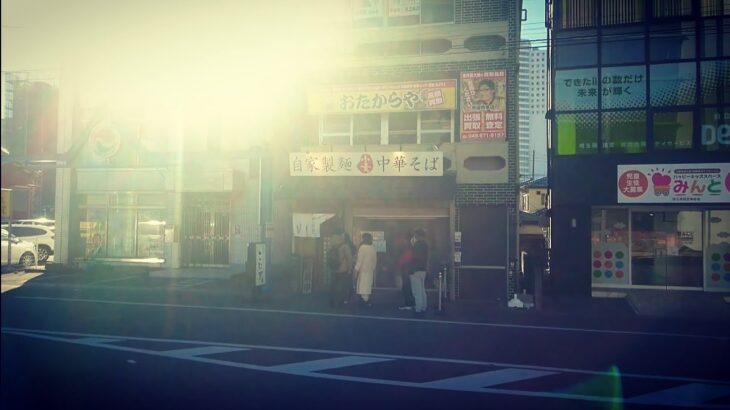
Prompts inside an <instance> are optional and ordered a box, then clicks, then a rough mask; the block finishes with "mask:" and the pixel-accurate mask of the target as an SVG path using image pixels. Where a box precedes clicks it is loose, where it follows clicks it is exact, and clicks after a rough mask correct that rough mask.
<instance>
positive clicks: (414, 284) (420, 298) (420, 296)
mask: <svg viewBox="0 0 730 410" xmlns="http://www.w3.org/2000/svg"><path fill="white" fill-rule="evenodd" d="M412 241H413V242H412V243H413V261H412V262H411V270H412V272H413V273H412V274H411V289H412V290H413V299H414V300H415V306H414V310H415V312H416V313H426V308H427V307H428V299H427V296H426V271H427V270H428V244H427V243H426V233H425V232H424V231H423V229H418V230H416V232H415V234H414V236H413V239H412Z"/></svg>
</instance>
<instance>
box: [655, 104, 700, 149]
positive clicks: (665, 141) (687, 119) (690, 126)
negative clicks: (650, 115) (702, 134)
mask: <svg viewBox="0 0 730 410" xmlns="http://www.w3.org/2000/svg"><path fill="white" fill-rule="evenodd" d="M693 130H694V121H693V112H692V111H681V112H657V113H654V149H655V150H673V149H690V148H692V135H693V134H694V132H693Z"/></svg>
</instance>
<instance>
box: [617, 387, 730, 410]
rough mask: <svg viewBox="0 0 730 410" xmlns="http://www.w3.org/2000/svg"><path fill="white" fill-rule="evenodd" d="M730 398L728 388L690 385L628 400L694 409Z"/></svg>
mask: <svg viewBox="0 0 730 410" xmlns="http://www.w3.org/2000/svg"><path fill="white" fill-rule="evenodd" d="M723 396H730V386H718V385H715V384H700V383H690V384H685V385H682V386H677V387H673V388H671V389H666V390H662V391H658V392H654V393H649V394H644V395H642V396H638V397H632V398H631V399H629V401H630V402H631V403H638V404H652V405H661V406H668V405H674V406H683V407H694V406H697V405H698V404H702V403H704V402H707V401H710V400H713V399H717V398H720V397H723Z"/></svg>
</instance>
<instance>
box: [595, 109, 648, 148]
mask: <svg viewBox="0 0 730 410" xmlns="http://www.w3.org/2000/svg"><path fill="white" fill-rule="evenodd" d="M601 129H602V131H603V133H602V137H603V143H602V145H603V152H605V153H608V154H636V153H642V152H646V111H614V112H604V113H603V121H602V125H601Z"/></svg>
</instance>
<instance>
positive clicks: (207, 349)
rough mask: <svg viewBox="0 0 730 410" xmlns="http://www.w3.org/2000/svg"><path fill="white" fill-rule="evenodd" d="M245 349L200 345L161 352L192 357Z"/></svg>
mask: <svg viewBox="0 0 730 410" xmlns="http://www.w3.org/2000/svg"><path fill="white" fill-rule="evenodd" d="M245 350H250V349H245V348H240V347H226V346H202V347H191V348H188V349H174V350H166V351H164V352H163V353H164V354H165V355H166V356H171V357H179V358H186V357H193V356H204V355H207V354H218V353H230V352H240V351H245Z"/></svg>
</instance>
